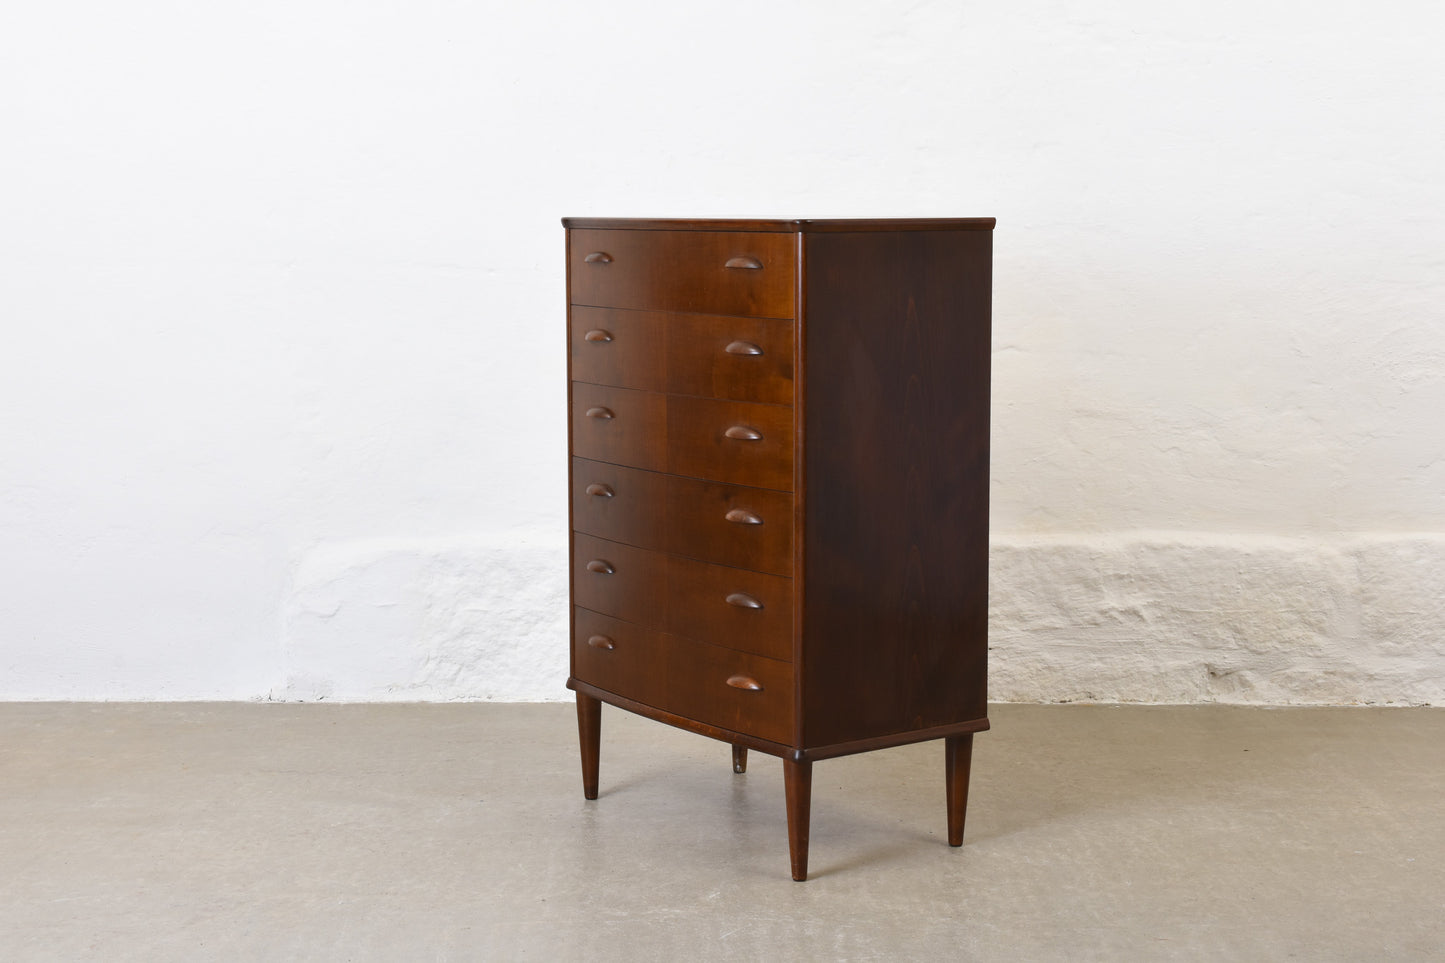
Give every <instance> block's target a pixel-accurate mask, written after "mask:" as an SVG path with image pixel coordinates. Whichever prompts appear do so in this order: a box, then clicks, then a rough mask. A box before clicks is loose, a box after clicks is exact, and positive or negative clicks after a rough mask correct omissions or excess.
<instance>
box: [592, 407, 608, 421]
mask: <svg viewBox="0 0 1445 963" xmlns="http://www.w3.org/2000/svg"><path fill="white" fill-rule="evenodd" d="M587 417H588V418H600V419H602V420H603V421H606V420H608V419H609V418H611V417H613V415H612V409H611V408H603V407H601V406H600V405H599V406H598V407H596V408H588V409H587Z"/></svg>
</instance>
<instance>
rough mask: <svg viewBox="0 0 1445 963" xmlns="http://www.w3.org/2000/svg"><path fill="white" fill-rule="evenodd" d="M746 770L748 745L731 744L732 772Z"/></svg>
mask: <svg viewBox="0 0 1445 963" xmlns="http://www.w3.org/2000/svg"><path fill="white" fill-rule="evenodd" d="M747 771H748V747H747V746H733V772H747Z"/></svg>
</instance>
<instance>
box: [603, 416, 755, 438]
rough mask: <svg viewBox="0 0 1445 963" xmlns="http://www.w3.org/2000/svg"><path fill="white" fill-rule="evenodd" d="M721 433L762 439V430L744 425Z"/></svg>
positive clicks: (736, 436) (735, 426) (729, 435)
mask: <svg viewBox="0 0 1445 963" xmlns="http://www.w3.org/2000/svg"><path fill="white" fill-rule="evenodd" d="M588 414H591V412H590V411H589V412H588ZM608 417H609V418H610V417H612V416H611V415H608ZM723 434H724V435H727V436H728V437H729V438H734V439H736V440H738V441H762V440H763V434H762V432H760V431H758V430H757V429H756V428H749V427H747V426H746V425H733V426H732V427H731V428H729V429H728V430H727V431H725V432H723Z"/></svg>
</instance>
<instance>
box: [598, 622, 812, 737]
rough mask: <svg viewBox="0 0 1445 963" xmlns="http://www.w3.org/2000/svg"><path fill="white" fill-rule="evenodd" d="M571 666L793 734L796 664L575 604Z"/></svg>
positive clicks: (653, 699)
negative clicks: (686, 637) (793, 665)
mask: <svg viewBox="0 0 1445 963" xmlns="http://www.w3.org/2000/svg"><path fill="white" fill-rule="evenodd" d="M573 615H574V624H575V629H574V634H573V639H572V674H573V676H575V677H576V678H577V679H580V680H581V681H583V682H587V683H590V684H592V685H595V686H597V687H598V688H601V689H606V690H607V691H608V692H615V693H617V694H618V695H620V696H623V697H625V698H628V699H633V700H635V701H637V702H641V703H644V704H646V705H650V706H653V707H654V708H657V709H662V710H664V711H666V712H671V713H674V714H676V715H679V716H686V717H687V718H689V719H695V720H697V721H698V722H705V723H707V724H709V725H714V726H719V727H721V728H723V729H731V730H732V731H734V732H742V733H747V734H748V735H753V736H757V737H758V738H760V739H769V740H772V741H773V742H781V743H791V742H792V739H793V667H792V666H791V665H789V664H788V663H786V662H778V661H775V660H773V659H767V658H762V657H760V656H756V655H750V654H748V653H746V652H736V651H733V650H731V649H722V648H718V647H717V646H713V645H707V644H705V643H702V642H694V641H692V640H690V639H685V638H680V637H678V636H675V635H670V634H668V633H666V632H660V631H657V630H654V629H649V628H646V627H644V626H640V625H636V624H634V623H631V622H626V621H622V620H620V619H614V618H609V617H607V616H605V615H602V614H601V613H598V612H592V611H589V610H587V609H585V608H574V609H573Z"/></svg>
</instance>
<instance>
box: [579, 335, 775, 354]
mask: <svg viewBox="0 0 1445 963" xmlns="http://www.w3.org/2000/svg"><path fill="white" fill-rule="evenodd" d="M587 340H589V341H591V340H592V335H590V334H589V335H588V336H587ZM723 350H724V351H726V352H727V353H728V354H752V355H757V354H762V353H763V349H762V348H759V347H758V346H757V345H755V344H753V343H752V342H751V341H734V342H733V343H732V344H730V345H728V346H727V347H726V348H724V349H723Z"/></svg>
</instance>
